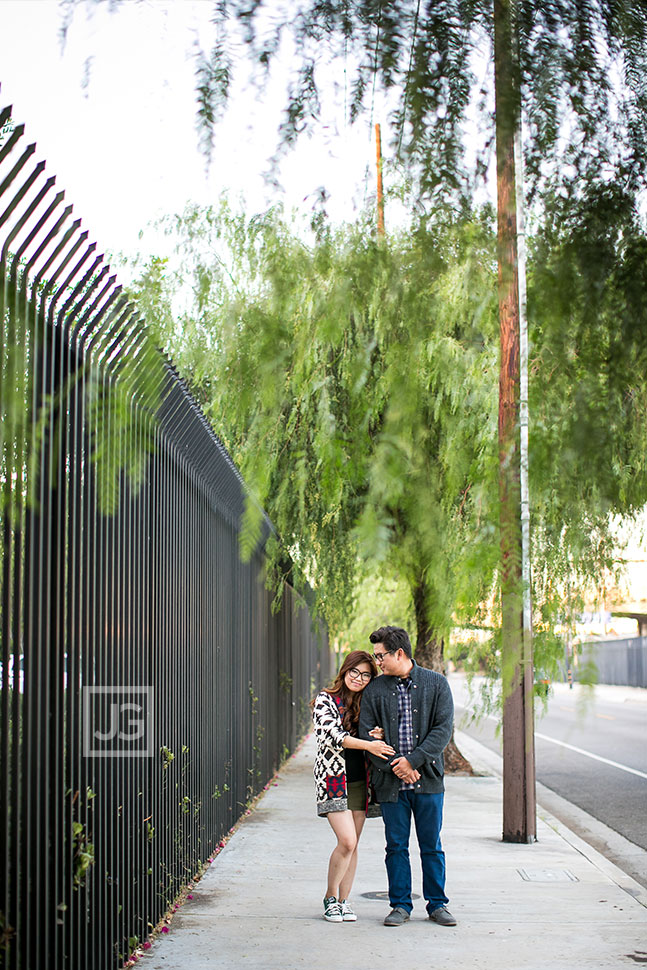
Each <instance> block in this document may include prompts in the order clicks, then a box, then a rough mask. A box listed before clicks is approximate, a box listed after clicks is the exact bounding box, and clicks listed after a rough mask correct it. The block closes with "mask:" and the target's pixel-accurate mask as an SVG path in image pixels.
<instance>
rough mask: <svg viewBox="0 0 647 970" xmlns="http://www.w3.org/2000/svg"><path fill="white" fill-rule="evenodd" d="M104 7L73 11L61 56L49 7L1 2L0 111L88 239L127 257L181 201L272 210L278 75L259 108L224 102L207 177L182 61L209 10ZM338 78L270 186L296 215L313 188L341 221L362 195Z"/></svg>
mask: <svg viewBox="0 0 647 970" xmlns="http://www.w3.org/2000/svg"><path fill="white" fill-rule="evenodd" d="M109 7H110V5H109V4H107V3H104V4H100V5H99V6H95V5H94V4H91V3H89V4H84V5H81V6H80V7H79V8H77V10H76V11H75V14H74V18H73V20H72V25H71V28H70V30H69V33H68V37H67V42H66V44H65V47H64V48H62V46H61V42H60V37H59V31H60V26H61V23H62V16H63V12H62V8H61V6H60V4H59V2H58V0H0V51H1V56H0V85H1V90H0V105H2V106H4V105H6V104H13V106H14V112H13V117H14V121H16V122H24V123H25V125H26V134H27V136H28V138H29V140H30V141H36V142H37V145H38V151H37V156H38V157H39V158H45V159H46V160H47V163H48V167H47V172H48V174H56V175H57V185H58V186H59V187H62V188H65V189H66V197H67V200H68V201H71V202H73V203H74V207H75V214H76V215H80V216H81V217H82V218H83V222H84V225H85V227H86V228H88V229H89V231H90V235H91V237H93V238H96V240H97V242H98V243H99V246H100V247H101V248H102V249H104V250H105V249H107V250H108V251H111V252H115V253H116V252H120V251H121V252H125V253H126V254H128V255H132V254H133V253H134V252H135V251H136V250H137V248H138V246H139V241H138V233H139V231H140V230H141V229H143V228H144V227H145V226H146V225H147V224H148V223H149V222H151V221H152V220H153V219H155V218H156V217H158V216H160V215H163V214H166V213H170V212H177V211H180V210H181V209H182V208H183V206H184V204H185V202H187V201H188V200H192V201H198V202H201V203H208V202H217V200H218V197H219V195H220V194H221V193H222V192H223V191H224V190H228V191H229V193H230V195H231V196H232V197H233V198H236V197H237V196H238V194H239V193H243V194H244V197H245V202H246V207H247V209H248V210H249V211H258V210H260V209H263V208H265V207H266V206H267V205H268V204H269V203H271V202H272V201H276V198H277V196H276V194H274V193H273V192H272V190H270V189H269V187H268V186H267V185H266V184H265V182H264V180H263V176H262V173H263V172H264V171H265V170H266V169H267V160H268V158H269V157H270V156H271V155H272V153H273V151H274V149H275V147H276V139H277V136H276V130H277V125H278V122H279V121H280V108H281V107H282V105H283V95H282V90H281V88H282V83H283V81H282V79H280V80H279V81H278V82H277V83H276V84H275V86H274V87H273V88H272V87H270V88H269V89H268V91H267V95H266V97H265V98H264V100H260V99H259V98H258V97H257V96H256V95H255V94H253V93H250V92H247V93H244V92H240V91H239V92H238V93H237V94H236V96H235V98H234V101H233V103H232V109H231V110H230V112H229V113H228V116H227V118H226V119H225V121H224V122H223V123H222V124H221V125H220V126H219V127H218V128H217V132H216V144H215V151H214V158H213V162H212V165H211V169H210V171H209V174H208V176H207V175H206V174H205V161H204V158H203V156H202V155H201V154H200V152H199V150H198V137H197V134H196V121H195V118H196V103H195V91H194V70H195V62H194V60H193V54H194V52H195V49H196V44H202V46H203V47H204V48H205V49H207V50H208V49H209V46H210V42H211V37H210V25H209V19H210V16H211V13H212V9H213V5H212V0H140V2H135V0H128V2H126V3H125V4H123V5H122V6H120V7H119V8H118V9H117V10H116V11H113V12H112V13H111V12H110V9H109ZM339 75H340V76H339V77H332V78H331V79H330V80H331V82H332V83H331V88H330V92H329V93H330V107H329V109H328V111H327V117H326V118H325V119H324V120H323V121H322V126H321V129H320V131H319V133H318V135H317V136H316V137H315V138H314V139H312V140H310V141H305V140H304V141H303V142H302V143H301V144H300V146H299V148H298V149H297V151H296V152H295V153H293V154H292V155H290V156H289V157H288V158H287V159H286V160H285V163H284V164H283V167H282V170H281V181H282V184H283V186H284V188H285V194H284V196H283V199H284V202H285V203H286V205H287V206H288V207H292V206H298V207H299V208H302V209H304V210H310V209H311V208H312V206H313V204H314V201H315V198H316V194H317V189H318V188H319V186H320V185H322V184H325V185H326V188H327V189H328V190H329V192H330V193H331V198H330V201H329V205H328V211H329V213H330V214H331V216H332V217H333V218H338V219H342V218H348V217H350V216H352V214H353V211H354V210H356V209H357V207H358V206H360V205H361V204H362V201H363V199H364V198H365V196H366V193H367V191H368V193H369V194H370V193H373V191H374V177H375V176H374V162H375V148H374V143H373V140H372V131H371V127H370V119H369V118H368V117H367V119H366V120H365V121H363V122H360V123H358V125H357V126H356V127H355V128H352V129H351V128H350V127H349V126H347V125H346V124H345V123H344V110H343V102H344V77H343V70H341V68H340V69H339ZM378 110H379V108H378ZM374 120H383V119H380V118H379V116H378V115H377V114H376V116H375V119H374ZM367 166H368V167H369V168H368V173H367ZM367 177H368V179H369V181H367Z"/></svg>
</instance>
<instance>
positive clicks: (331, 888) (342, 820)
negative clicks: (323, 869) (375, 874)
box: [326, 811, 361, 899]
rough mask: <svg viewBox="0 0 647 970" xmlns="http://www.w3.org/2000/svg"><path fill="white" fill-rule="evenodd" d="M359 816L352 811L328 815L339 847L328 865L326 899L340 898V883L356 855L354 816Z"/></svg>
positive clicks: (336, 847) (334, 851)
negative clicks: (331, 897)
mask: <svg viewBox="0 0 647 970" xmlns="http://www.w3.org/2000/svg"><path fill="white" fill-rule="evenodd" d="M357 814H359V813H358V812H350V811H345V812H329V813H328V816H327V818H328V821H329V822H330V826H331V828H332V830H333V832H334V833H335V835H336V836H337V845H336V846H335V848H334V849H333V852H332V855H331V856H330V862H329V863H328V888H327V889H326V898H328V897H330V896H334V897H335V899H339V898H340V897H339V892H340V883H341V882H342V880H343V879H344V877H345V875H346V870H347V869H348V866H349V864H350V862H351V860H352V858H353V856H354V855H356V850H357V828H356V825H355V819H354V816H355V815H357ZM360 831H361V829H360ZM351 881H352V880H351ZM342 898H343V897H342Z"/></svg>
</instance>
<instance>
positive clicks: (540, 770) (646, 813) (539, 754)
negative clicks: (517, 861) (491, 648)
mask: <svg viewBox="0 0 647 970" xmlns="http://www.w3.org/2000/svg"><path fill="white" fill-rule="evenodd" d="M450 683H451V686H452V690H453V692H454V699H455V702H456V724H457V727H459V728H460V729H461V730H462V731H465V732H466V733H467V734H468V735H470V736H472V737H474V738H476V739H477V740H478V741H480V742H481V743H482V744H484V745H486V746H487V747H488V748H490V749H491V750H493V751H496V752H497V753H500V752H501V743H500V739H499V738H498V737H497V736H496V734H495V730H496V725H497V720H496V719H495V718H494V717H488V718H486V719H483V720H481V721H480V722H478V723H476V724H474V723H470V718H469V707H470V702H469V698H468V695H467V691H466V689H465V685H464V682H463V681H462V680H460V679H459V680H456V679H452V678H451V677H450ZM634 693H635V692H634ZM535 753H536V766H537V781H539V782H541V783H542V784H543V785H545V786H546V787H547V788H550V789H551V790H552V791H554V792H557V794H559V795H561V796H562V797H563V798H566V799H567V800H568V801H569V802H571V803H573V804H574V805H577V806H579V808H581V809H583V810H584V811H585V812H588V814H589V815H592V816H593V817H594V818H597V819H598V820H599V821H601V822H603V823H604V824H605V825H607V826H608V827H609V828H611V829H613V830H614V831H616V832H618V833H620V835H622V836H624V838H626V839H629V841H630V842H633V843H634V844H635V845H638V846H640V847H641V848H643V849H645V850H647V702H645V699H642V700H639V699H626V697H623V693H622V691H619V690H618V688H604V687H601V688H596V689H595V692H594V695H593V697H591V696H590V695H588V694H587V693H585V692H584V691H581V690H578V689H577V688H576V689H575V690H573V691H569V689H568V687H567V685H565V684H564V685H562V684H557V685H555V686H554V688H553V690H552V693H551V696H550V697H549V699H548V710H547V713H546V714H545V715H542V714H541V712H540V710H539V711H538V716H537V718H536V723H535Z"/></svg>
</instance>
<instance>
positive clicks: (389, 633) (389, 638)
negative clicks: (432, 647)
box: [369, 626, 412, 660]
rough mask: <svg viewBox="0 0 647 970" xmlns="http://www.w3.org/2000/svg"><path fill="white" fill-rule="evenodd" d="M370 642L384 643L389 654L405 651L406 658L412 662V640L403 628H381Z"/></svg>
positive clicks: (371, 637)
mask: <svg viewBox="0 0 647 970" xmlns="http://www.w3.org/2000/svg"><path fill="white" fill-rule="evenodd" d="M369 640H370V641H371V643H383V644H384V649H385V650H388V652H389V653H395V652H396V650H404V652H405V654H406V656H407V657H408V658H409V660H411V653H412V651H411V640H410V639H409V634H408V633H407V631H406V630H403V629H402V627H401V626H381V627H380V628H379V630H375V631H374V632H373V633H371V635H370V637H369Z"/></svg>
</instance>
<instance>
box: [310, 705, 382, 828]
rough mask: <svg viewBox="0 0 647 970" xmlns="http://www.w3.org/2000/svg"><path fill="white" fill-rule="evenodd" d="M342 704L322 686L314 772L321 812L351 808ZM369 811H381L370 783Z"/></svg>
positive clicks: (317, 709)
mask: <svg viewBox="0 0 647 970" xmlns="http://www.w3.org/2000/svg"><path fill="white" fill-rule="evenodd" d="M340 706H341V705H340V702H339V698H335V697H333V696H332V695H331V694H328V693H327V692H326V691H325V690H322V691H321V692H320V693H319V694H317V696H316V698H315V702H314V707H313V710H312V720H313V721H314V728H315V737H316V739H317V755H316V758H315V763H314V776H315V788H316V797H317V814H318V815H327V814H328V812H344V811H346V810H347V809H348V798H347V791H346V757H345V755H344V747H343V743H342V742H343V740H344V738H345V737H346V735H347V734H349V732H348V731H347V730H346V729H345V728H344V727H343V725H342V721H341V718H342V715H341V711H340ZM367 779H368V767H367ZM366 814H367V816H368V817H369V818H373V817H375V816H376V815H380V814H381V812H380V806H379V805H377V803H376V802H375V798H374V795H373V791H372V787H371V786H369V792H368V802H367V812H366Z"/></svg>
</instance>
